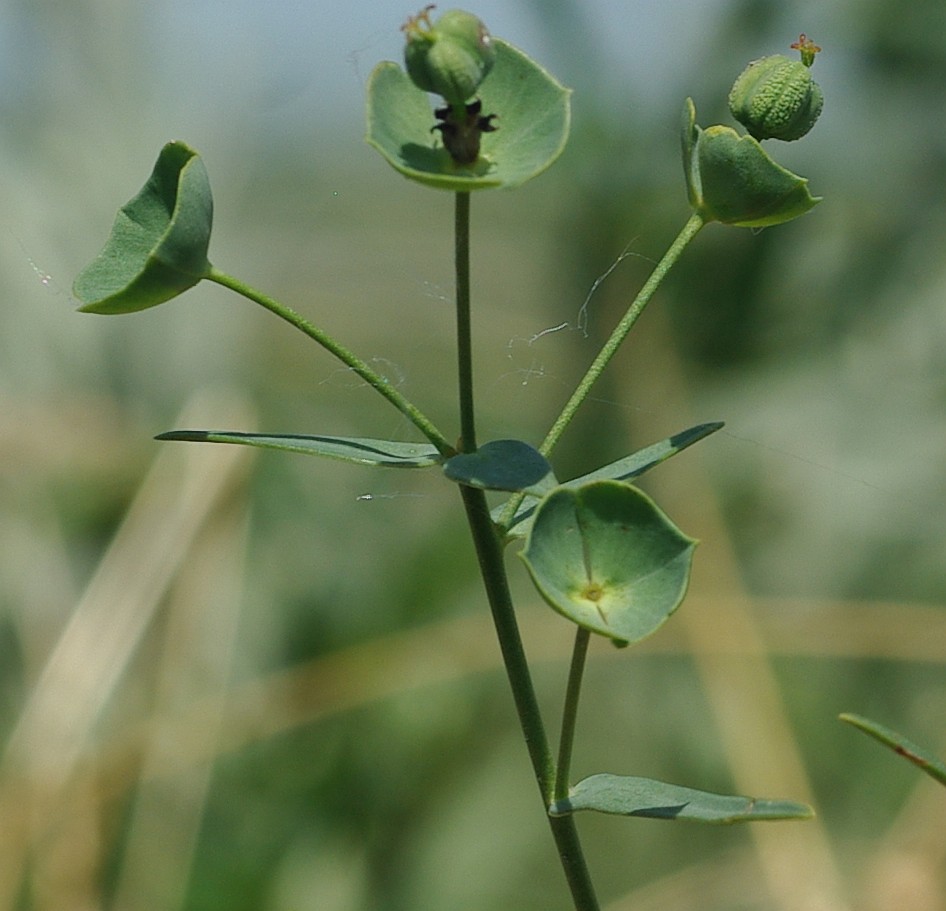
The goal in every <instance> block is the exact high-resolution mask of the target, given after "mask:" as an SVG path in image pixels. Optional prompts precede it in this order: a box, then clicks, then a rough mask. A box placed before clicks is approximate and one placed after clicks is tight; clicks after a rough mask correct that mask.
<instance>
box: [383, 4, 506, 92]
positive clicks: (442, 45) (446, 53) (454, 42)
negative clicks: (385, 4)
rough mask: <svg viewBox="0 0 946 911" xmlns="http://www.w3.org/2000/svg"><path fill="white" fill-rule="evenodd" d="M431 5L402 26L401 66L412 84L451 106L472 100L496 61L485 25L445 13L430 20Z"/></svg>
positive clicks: (454, 12)
mask: <svg viewBox="0 0 946 911" xmlns="http://www.w3.org/2000/svg"><path fill="white" fill-rule="evenodd" d="M433 8H434V6H433V4H431V5H430V6H427V7H425V8H424V9H422V10H421V11H420V12H419V13H418V14H417V15H416V16H412V17H411V18H410V19H408V20H407V22H406V23H405V24H404V26H403V27H402V28H403V31H404V33H405V35H406V36H407V45H406V47H405V48H404V64H405V67H406V69H407V73H408V75H409V76H410V77H411V80H412V81H413V83H414V85H416V86H417V87H418V88H419V89H423V90H424V91H425V92H434V93H435V94H437V95H442V96H443V98H444V100H445V101H446V102H447V104H449V105H451V106H460V105H463V104H464V103H465V102H466V101H468V100H469V99H470V98H472V97H473V96H474V95H475V94H476V91H477V89H478V88H479V87H480V83H481V82H482V81H483V80H484V79H485V78H486V76H487V75H488V74H489V71H490V70H491V69H492V68H493V64H494V63H495V62H496V49H495V47H494V46H493V40H492V38H491V37H490V34H489V32H488V31H487V30H486V26H485V25H483V23H482V22H481V21H480V20H479V19H477V18H476V16H474V15H473V14H472V13H467V12H464V11H463V10H448V11H447V12H445V13H444V14H443V15H442V16H441V17H440V18H439V19H438V20H437V22H436V23H432V22H431V21H430V11H431V10H432V9H433Z"/></svg>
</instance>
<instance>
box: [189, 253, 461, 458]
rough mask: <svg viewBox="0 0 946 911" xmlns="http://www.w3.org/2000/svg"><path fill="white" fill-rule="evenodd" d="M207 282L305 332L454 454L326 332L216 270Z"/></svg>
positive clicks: (449, 452)
mask: <svg viewBox="0 0 946 911" xmlns="http://www.w3.org/2000/svg"><path fill="white" fill-rule="evenodd" d="M206 277H207V278H208V279H209V280H210V281H213V282H216V283H217V284H218V285H223V287H225V288H229V289H230V290H231V291H235V292H236V293H237V294H240V295H242V296H243V297H245V298H247V299H248V300H251V301H253V302H254V303H256V304H259V305H260V306H261V307H265V308H266V309H267V310H269V311H270V313H275V314H276V316H278V317H280V318H281V319H284V320H285V321H286V322H287V323H289V324H290V325H291V326H295V328H296V329H298V330H299V331H300V332H303V333H305V334H306V335H307V336H308V337H309V338H311V339H312V340H313V341H316V342H318V343H319V344H320V345H321V346H322V347H323V348H325V350H326V351H328V352H329V353H330V354H333V355H334V356H335V357H337V358H338V359H339V360H340V361H341V362H342V363H343V364H345V365H346V366H347V367H349V368H350V369H351V370H352V372H353V373H356V374H357V375H358V376H360V377H361V378H362V379H363V380H364V381H365V382H366V383H367V384H368V385H369V386H371V388H372V389H374V390H376V391H377V392H379V393H381V395H383V396H384V397H385V398H386V399H387V400H388V401H389V402H390V403H391V404H392V405H394V407H395V408H397V410H398V411H400V412H401V414H403V415H404V416H405V417H406V418H407V419H408V420H409V421H410V422H411V423H412V424H413V425H414V426H415V427H416V428H417V429H418V430H419V431H420V432H421V433H422V434H423V435H424V436H425V437H427V439H428V440H430V442H431V443H433V445H434V446H436V447H437V449H438V450H439V452H440V453H441V454H442V455H444V456H447V457H449V456H451V455H456V450H455V449H454V448H453V446H452V445H451V444H450V443H449V442H448V441H447V438H446V437H445V436H444V435H443V434H442V433H441V432H440V431H439V430H438V429H437V427H436V426H435V425H434V423H433V421H431V420H430V418H428V417H427V416H426V415H425V414H424V413H423V412H422V411H421V410H420V409H419V408H417V406H416V405H414V404H413V403H412V402H411V401H409V400H408V399H407V398H405V397H404V396H403V395H402V394H401V393H400V392H399V391H398V390H397V389H396V388H395V387H394V386H392V385H391V382H390V380H388V379H387V377H385V376H382V375H381V374H380V373H378V372H377V371H376V370H374V369H372V367H371V366H370V365H369V364H367V363H365V361H363V360H362V359H361V358H360V357H358V356H357V355H356V354H354V353H353V352H351V351H349V350H348V349H347V348H345V347H344V346H343V345H340V344H339V343H338V342H336V341H335V339H333V338H332V337H331V336H330V335H329V334H328V333H326V332H325V331H323V330H322V329H320V328H319V327H318V326H315V325H313V324H312V323H310V322H309V321H308V320H307V319H306V318H305V317H304V316H302V315H300V314H299V313H296V311H295V310H292V309H291V308H289V307H287V306H285V305H284V304H281V303H279V301H277V300H274V299H273V298H271V297H269V296H268V295H266V294H263V293H262V292H261V291H257V290H256V289H255V288H252V287H250V286H249V285H247V284H246V283H245V282H242V281H240V279H238V278H234V277H233V276H232V275H227V273H226V272H221V271H220V270H219V269H216V268H212V269H211V270H210V273H209V274H208V275H207V276H206Z"/></svg>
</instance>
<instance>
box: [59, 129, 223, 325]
mask: <svg viewBox="0 0 946 911" xmlns="http://www.w3.org/2000/svg"><path fill="white" fill-rule="evenodd" d="M212 224H213V197H212V195H211V192H210V180H209V178H208V176H207V170H206V168H205V167H204V163H203V161H202V160H201V158H200V156H199V155H198V154H197V152H195V151H194V150H193V149H192V148H190V147H189V146H187V145H186V144H185V143H183V142H169V143H168V144H167V145H166V146H164V148H163V149H162V150H161V152H160V154H159V155H158V160H157V162H156V163H155V166H154V170H153V171H152V173H151V176H150V177H149V178H148V181H147V182H146V183H145V185H144V186H143V187H142V188H141V190H140V191H139V192H138V194H137V195H136V196H135V197H134V198H133V199H131V200H130V201H129V202H127V203H126V204H125V205H124V206H122V208H121V209H120V210H119V212H118V215H117V216H116V218H115V223H114V225H113V226H112V232H111V234H110V235H109V238H108V241H107V242H106V244H105V247H104V249H103V250H102V252H101V253H100V254H99V255H98V256H97V257H96V258H95V259H94V260H93V261H92V262H91V263H90V264H89V265H88V266H86V268H85V269H83V270H82V272H81V273H79V276H78V277H77V278H76V280H75V284H74V285H73V289H72V290H73V294H74V295H75V297H76V298H77V299H78V300H79V301H80V302H81V304H82V306H81V307H79V310H80V311H82V312H84V313H105V314H111V313H132V312H134V311H136V310H144V309H147V308H148V307H154V306H156V305H157V304H161V303H163V302H164V301H167V300H170V299H171V298H173V297H176V296H177V295H178V294H180V293H181V292H183V291H186V290H187V289H188V288H191V287H193V286H194V285H196V284H197V282H199V281H200V280H201V279H202V278H205V277H206V276H207V275H208V274H209V272H210V269H211V266H210V262H209V261H208V259H207V250H208V247H209V245H210V230H211V226H212Z"/></svg>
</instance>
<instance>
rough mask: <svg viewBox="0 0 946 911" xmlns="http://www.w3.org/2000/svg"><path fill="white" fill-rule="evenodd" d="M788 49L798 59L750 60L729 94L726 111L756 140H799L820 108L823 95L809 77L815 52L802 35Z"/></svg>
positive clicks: (775, 56) (812, 124)
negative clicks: (799, 54)
mask: <svg viewBox="0 0 946 911" xmlns="http://www.w3.org/2000/svg"><path fill="white" fill-rule="evenodd" d="M792 47H798V48H799V49H800V50H801V52H802V59H801V60H791V59H789V58H788V57H786V56H784V55H783V54H775V55H773V56H771V57H763V58H761V59H760V60H754V61H753V62H752V63H750V64H749V66H747V67H746V68H745V70H743V71H742V73H741V74H740V76H739V78H738V79H736V81H735V83H734V84H733V87H732V91H731V92H730V93H729V109H730V111H732V115H733V117H735V118H736V120H738V121H739V122H740V123H741V124H742V125H743V126H744V127H745V128H746V129H747V130H748V131H749V133H750V135H752V136H754V137H755V138H756V139H783V140H786V141H790V140H793V139H801V137H802V136H804V135H805V134H806V133H807V132H808V131H809V130H810V129H811V128H812V127H813V126H814V125H815V121H816V120H817V119H818V115H819V114H821V109H822V107H823V106H824V95H823V94H822V92H821V88H820V86H819V85H818V83H817V82H815V81H814V80H813V79H812V78H811V71H810V70H809V67H810V66H811V61H812V60H814V54H815V52H816V51H817V50H819V49H818V48H817V47H816V46H815V45H814V44H812V43H811V42H810V41H809V40H808V39H806V38H805V36H804V35H802V36H801V38H800V39H799V42H798V43H797V44H795V45H792Z"/></svg>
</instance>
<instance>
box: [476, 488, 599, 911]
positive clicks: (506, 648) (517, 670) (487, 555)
mask: <svg viewBox="0 0 946 911" xmlns="http://www.w3.org/2000/svg"><path fill="white" fill-rule="evenodd" d="M460 493H461V495H462V497H463V504H464V506H465V508H466V515H467V520H468V521H469V524H470V531H471V533H472V535H473V542H474V545H475V547H476V555H477V559H478V561H479V566H480V573H481V575H482V577H483V584H484V586H485V588H486V597H487V600H488V601H489V606H490V610H491V612H492V615H493V624H494V626H495V627H496V636H497V638H498V639H499V648H500V651H501V653H502V656H503V664H504V665H505V667H506V675H507V677H508V679H509V685H510V688H511V689H512V695H513V701H514V702H515V706H516V712H517V714H518V716H519V725H520V727H521V728H522V733H523V736H524V738H525V742H526V748H527V749H528V751H529V759H530V760H531V762H532V768H533V771H534V772H535V777H536V781H537V782H538V785H539V791H540V793H541V795H542V802H543V805H544V807H545V808H546V811H547V810H548V807H549V805H550V804H551V802H552V798H553V792H554V786H555V769H554V766H553V763H552V751H551V749H550V748H549V741H548V737H547V736H546V734H545V725H544V724H543V722H542V714H541V712H540V711H539V703H538V700H537V699H536V695H535V687H534V686H533V683H532V675H531V674H530V673H529V664H528V661H527V659H526V655H525V650H524V649H523V646H522V637H521V636H520V634H519V624H518V622H517V620H516V613H515V610H514V608H513V604H512V596H511V594H510V592H509V583H508V579H507V576H506V568H505V564H504V562H503V548H502V544H501V542H500V540H499V536H498V535H497V534H496V529H495V527H494V526H493V522H492V519H491V518H490V514H489V506H488V504H487V502H486V495H485V494H484V492H483V491H482V490H479V489H477V488H474V487H465V486H462V485H461V487H460ZM547 818H548V821H549V826H550V828H551V830H552V837H553V839H554V840H555V846H556V848H557V850H558V856H559V861H560V863H561V865H562V869H563V871H564V873H565V879H566V881H567V882H568V888H569V890H570V891H571V895H572V901H573V903H574V906H575V911H599V908H600V906H599V904H598V899H597V897H596V895H595V890H594V884H593V883H592V881H591V875H590V873H589V872H588V866H587V864H586V863H585V856H584V852H583V851H582V847H581V841H580V840H579V837H578V830H577V828H576V827H575V820H574V817H573V816H571V815H568V816H548V817H547Z"/></svg>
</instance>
